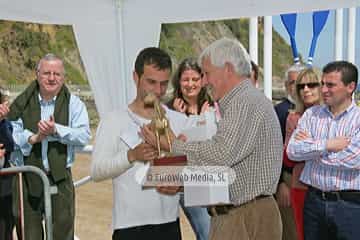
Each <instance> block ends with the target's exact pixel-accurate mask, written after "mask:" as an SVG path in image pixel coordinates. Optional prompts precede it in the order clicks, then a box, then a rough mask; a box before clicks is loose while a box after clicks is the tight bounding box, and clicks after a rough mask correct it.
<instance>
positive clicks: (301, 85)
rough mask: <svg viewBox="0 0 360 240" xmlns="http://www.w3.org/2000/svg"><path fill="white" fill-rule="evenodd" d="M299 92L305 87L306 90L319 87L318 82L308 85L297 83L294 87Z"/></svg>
mask: <svg viewBox="0 0 360 240" xmlns="http://www.w3.org/2000/svg"><path fill="white" fill-rule="evenodd" d="M296 86H297V88H298V89H299V90H303V89H304V88H305V86H307V87H308V88H316V87H319V86H320V83H318V82H310V83H299V84H297V85H296Z"/></svg>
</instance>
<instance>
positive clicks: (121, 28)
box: [115, 0, 130, 104]
mask: <svg viewBox="0 0 360 240" xmlns="http://www.w3.org/2000/svg"><path fill="white" fill-rule="evenodd" d="M115 5H116V11H117V23H118V29H119V34H118V36H119V42H120V51H121V52H120V65H121V66H120V67H121V68H120V69H121V70H120V74H121V78H122V81H123V83H124V88H125V89H129V86H128V85H129V81H128V80H127V76H126V73H127V66H126V61H125V55H126V54H125V51H126V49H125V38H124V18H123V0H115ZM123 98H124V99H125V101H124V102H125V104H127V103H128V102H129V100H130V99H129V94H128V91H125V92H124V97H123Z"/></svg>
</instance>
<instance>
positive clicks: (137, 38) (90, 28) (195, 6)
mask: <svg viewBox="0 0 360 240" xmlns="http://www.w3.org/2000/svg"><path fill="white" fill-rule="evenodd" d="M359 5H360V0H341V1H340V0H337V1H329V0H316V1H314V0H287V1H279V0H241V1H240V0H221V1H220V0H217V1H215V0H196V1H194V0H191V1H190V0H178V1H174V0H153V1H148V0H75V1H74V0H60V1H49V0H28V1H23V0H0V19H2V20H13V21H25V22H36V23H47V24H69V25H72V26H73V27H74V32H75V36H76V40H77V43H78V46H79V49H80V55H81V57H82V60H83V62H84V65H85V69H86V73H87V76H88V78H89V81H90V85H91V87H92V89H93V92H94V97H95V102H96V105H97V108H98V111H99V114H100V117H102V116H104V114H106V113H107V112H109V111H112V110H114V109H117V108H124V107H125V106H126V104H127V103H128V102H129V101H130V100H131V99H132V98H133V96H134V94H135V88H134V87H135V86H134V84H133V81H132V77H131V76H132V75H131V74H132V70H133V62H134V60H135V57H136V54H137V53H138V51H139V50H140V49H142V48H144V47H147V46H157V45H158V41H159V37H160V29H161V23H172V22H189V21H203V20H217V19H230V18H240V17H251V16H270V15H278V14H281V13H289V12H307V11H313V10H325V9H336V8H348V7H356V6H359Z"/></svg>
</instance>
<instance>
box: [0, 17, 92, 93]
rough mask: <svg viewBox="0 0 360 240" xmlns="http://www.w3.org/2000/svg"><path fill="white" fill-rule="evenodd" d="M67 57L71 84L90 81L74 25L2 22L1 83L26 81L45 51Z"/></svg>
mask: <svg viewBox="0 0 360 240" xmlns="http://www.w3.org/2000/svg"><path fill="white" fill-rule="evenodd" d="M50 52H51V53H54V54H56V55H58V56H60V57H62V58H63V59H64V62H65V68H66V73H67V81H68V83H69V84H78V85H83V84H87V78H86V75H85V71H84V67H83V65H82V62H81V59H80V54H79V51H78V48H77V45H76V41H75V37H74V34H73V31H72V27H71V26H60V25H46V24H33V23H23V22H12V21H2V20H1V21H0V84H1V85H3V86H4V85H12V84H26V83H28V82H30V81H32V80H34V79H35V71H34V69H35V66H36V63H37V62H38V61H39V59H40V58H41V57H42V56H44V55H45V54H46V53H50Z"/></svg>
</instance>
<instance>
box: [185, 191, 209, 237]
mask: <svg viewBox="0 0 360 240" xmlns="http://www.w3.org/2000/svg"><path fill="white" fill-rule="evenodd" d="M180 205H181V207H182V209H183V211H184V213H185V215H186V217H187V219H188V220H189V222H190V225H191V227H192V229H193V230H194V232H195V235H196V239H197V240H207V239H208V238H209V231H210V216H209V214H208V212H207V210H206V208H205V207H185V206H184V195H183V194H181V195H180Z"/></svg>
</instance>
